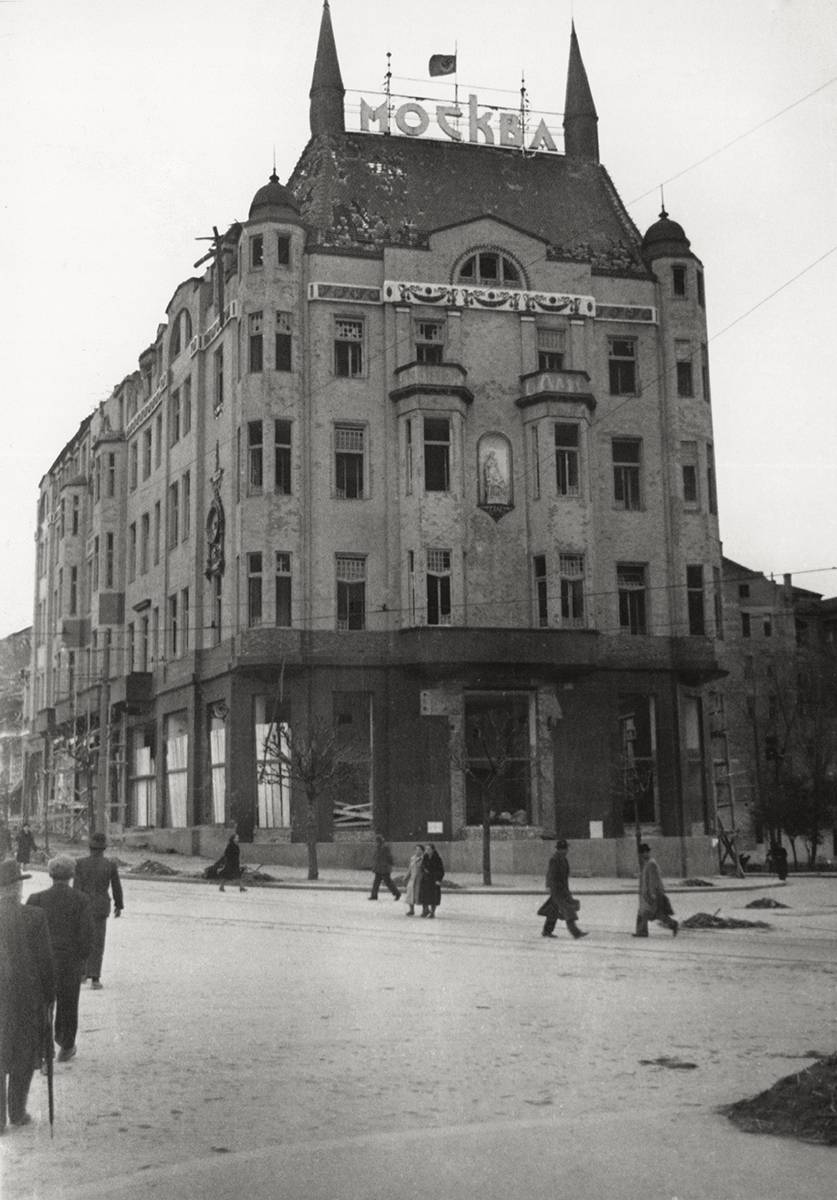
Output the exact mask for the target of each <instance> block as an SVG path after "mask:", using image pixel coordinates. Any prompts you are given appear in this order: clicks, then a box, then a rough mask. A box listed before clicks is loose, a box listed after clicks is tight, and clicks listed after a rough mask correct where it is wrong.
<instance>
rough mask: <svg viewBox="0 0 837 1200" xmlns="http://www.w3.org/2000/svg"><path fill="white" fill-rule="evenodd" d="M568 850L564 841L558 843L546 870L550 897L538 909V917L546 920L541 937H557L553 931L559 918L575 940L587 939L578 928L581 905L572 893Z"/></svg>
mask: <svg viewBox="0 0 837 1200" xmlns="http://www.w3.org/2000/svg"><path fill="white" fill-rule="evenodd" d="M568 850H569V844H568V843H567V842H565V841H564V840H563V839H561V840H560V841H558V842H556V843H555V852H554V854H553V855H552V858H550V860H549V866H548V867H547V869H546V890H547V891H548V892H549V897H548V898H547V900H546V902H545V903H544V904H542V905H541V907H540V908H539V909H538V915H539V916H541V917H544V918H545V919H544V923H543V929H542V930H541V937H555V934H554V932H553V930H554V929H555V926H556V924H557V923H558V920H559V918H560V919H561V920H562V921H563V922H564V924H565V925H566V926H567V929H569V931H570V933H571V934H572V935H573V937H574V938H583V937H587V933H586V931H585V930H583V929H579V927H578V910H579V908H580V907H581V905H580V904H579V902H578V901H577V900H576V899H575V897H574V896H573V894H572V892H571V891H570V864H569V862H568V860H567V851H568Z"/></svg>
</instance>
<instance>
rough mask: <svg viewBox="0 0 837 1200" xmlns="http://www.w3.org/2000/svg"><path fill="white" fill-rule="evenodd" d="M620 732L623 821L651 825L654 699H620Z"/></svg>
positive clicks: (654, 809)
mask: <svg viewBox="0 0 837 1200" xmlns="http://www.w3.org/2000/svg"><path fill="white" fill-rule="evenodd" d="M619 731H620V736H621V747H622V753H621V764H620V771H619V775H620V779H619V787H620V792H621V797H620V798H621V807H622V821H623V823H624V824H625V825H630V826H635V825H654V824H656V823H657V821H658V820H659V808H658V800H657V728H656V704H655V702H654V697H653V696H643V695H635V694H631V695H623V696H620V697H619Z"/></svg>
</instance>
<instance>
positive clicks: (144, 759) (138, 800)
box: [128, 729, 157, 826]
mask: <svg viewBox="0 0 837 1200" xmlns="http://www.w3.org/2000/svg"><path fill="white" fill-rule="evenodd" d="M131 743H132V745H131V758H130V775H129V777H128V794H129V802H130V814H131V815H130V819H131V823H132V824H133V825H139V826H145V825H156V823H157V816H156V814H157V766H156V763H155V762H154V731H153V729H135V730H133V732H132V734H131Z"/></svg>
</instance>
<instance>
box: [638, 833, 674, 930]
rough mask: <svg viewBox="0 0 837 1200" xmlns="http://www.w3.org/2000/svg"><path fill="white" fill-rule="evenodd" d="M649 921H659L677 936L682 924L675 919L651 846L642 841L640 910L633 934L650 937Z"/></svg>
mask: <svg viewBox="0 0 837 1200" xmlns="http://www.w3.org/2000/svg"><path fill="white" fill-rule="evenodd" d="M649 921H659V922H660V924H661V925H665V926H666V928H668V929H670V930H671V932H672V934H673V935H674V937H677V930H678V929H679V928H680V925H679V924H678V922H677V921H675V919H674V909H673V908H672V907H671V901H670V900H669V898H668V896H667V895H666V889H665V888H664V887H663V880H662V876H661V875H660V868H659V867H658V866H657V863H656V860H655V859H653V858H652V857H651V847H650V846H649V845H648V844H647V842H642V843H641V845H640V847H639V911H638V912H637V915H636V932H635V933H634V935H633V936H634V937H648V922H649Z"/></svg>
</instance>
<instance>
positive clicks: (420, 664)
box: [393, 626, 600, 679]
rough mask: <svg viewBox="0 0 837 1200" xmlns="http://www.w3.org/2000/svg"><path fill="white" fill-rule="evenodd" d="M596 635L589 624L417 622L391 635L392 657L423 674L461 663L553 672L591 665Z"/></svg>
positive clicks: (565, 674)
mask: <svg viewBox="0 0 837 1200" xmlns="http://www.w3.org/2000/svg"><path fill="white" fill-rule="evenodd" d="M599 641H600V639H599V635H598V634H597V633H596V632H595V630H590V629H504V628H484V629H473V628H471V629H465V628H462V627H457V626H446V627H444V628H442V627H438V626H432V627H431V626H421V627H419V628H415V629H404V630H402V631H401V632H400V633H399V634H398V635H397V637H396V639H395V641H394V645H393V658H394V659H395V660H396V661H398V662H399V663H400V664H402V665H403V666H409V667H412V668H414V669H415V670H417V671H418V672H419V673H420V674H421V675H424V676H426V677H428V678H434V679H441V678H444V677H445V676H448V675H457V674H459V673H460V672H461V671H462V668H463V667H468V668H469V669H471V670H473V669H474V668H485V669H486V670H488V669H495V670H496V669H500V670H502V672H503V674H504V675H507V674H508V673H509V672H515V671H516V672H518V673H522V674H524V675H525V674H527V673H529V672H530V671H532V670H536V671H537V672H538V673H539V674H547V675H552V676H554V677H555V678H565V679H568V678H572V677H573V676H576V675H579V674H586V673H587V672H589V671H593V670H595V668H596V667H597V666H598V661H599Z"/></svg>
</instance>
